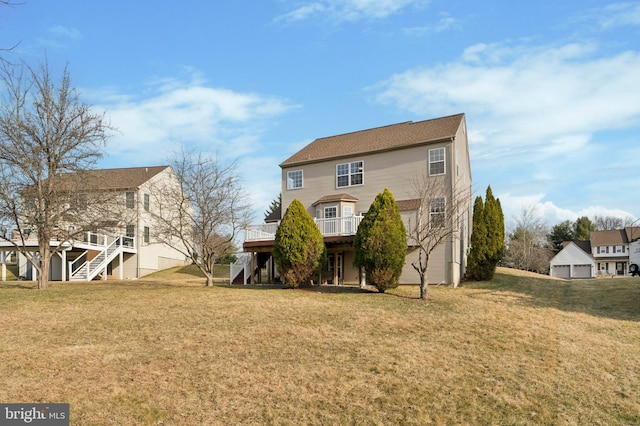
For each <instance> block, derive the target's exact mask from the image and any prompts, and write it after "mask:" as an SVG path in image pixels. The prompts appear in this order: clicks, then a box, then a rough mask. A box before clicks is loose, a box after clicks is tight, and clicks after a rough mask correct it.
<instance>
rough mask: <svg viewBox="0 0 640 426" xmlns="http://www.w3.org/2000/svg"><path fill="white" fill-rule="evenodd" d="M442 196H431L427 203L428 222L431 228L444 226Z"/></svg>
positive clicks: (443, 202)
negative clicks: (428, 203) (429, 201)
mask: <svg viewBox="0 0 640 426" xmlns="http://www.w3.org/2000/svg"><path fill="white" fill-rule="evenodd" d="M445 205H446V203H445V199H444V197H438V198H433V199H432V200H431V203H430V205H429V224H430V227H431V228H444V220H445V217H444V208H445Z"/></svg>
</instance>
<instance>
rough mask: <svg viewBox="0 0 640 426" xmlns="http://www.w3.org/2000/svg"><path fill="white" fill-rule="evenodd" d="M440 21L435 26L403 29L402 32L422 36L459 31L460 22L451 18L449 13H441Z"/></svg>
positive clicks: (428, 25)
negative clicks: (453, 30)
mask: <svg viewBox="0 0 640 426" xmlns="http://www.w3.org/2000/svg"><path fill="white" fill-rule="evenodd" d="M439 15H440V19H439V20H438V21H437V22H436V23H435V24H427V25H423V26H420V27H409V28H403V30H402V32H403V33H405V34H407V35H410V36H418V37H420V36H424V35H427V34H433V33H441V32H444V31H448V30H452V29H460V27H461V25H462V22H461V21H460V20H459V19H456V18H454V17H452V16H451V15H450V14H449V13H446V12H441V13H440V14H439Z"/></svg>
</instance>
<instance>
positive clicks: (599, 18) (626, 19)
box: [580, 2, 640, 30]
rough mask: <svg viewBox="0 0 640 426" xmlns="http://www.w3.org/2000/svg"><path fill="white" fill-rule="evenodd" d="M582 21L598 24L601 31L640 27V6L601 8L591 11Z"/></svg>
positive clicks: (616, 5)
mask: <svg viewBox="0 0 640 426" xmlns="http://www.w3.org/2000/svg"><path fill="white" fill-rule="evenodd" d="M580 20H584V21H593V22H596V23H597V28H599V29H600V30H611V29H615V28H620V27H625V26H632V25H640V4H638V3H637V2H634V3H626V2H625V3H613V4H609V5H606V6H604V7H601V8H595V9H590V10H589V11H588V12H587V13H585V14H583V15H582V17H581V19H580Z"/></svg>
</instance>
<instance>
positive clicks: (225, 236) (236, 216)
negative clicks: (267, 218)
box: [154, 150, 251, 286]
mask: <svg viewBox="0 0 640 426" xmlns="http://www.w3.org/2000/svg"><path fill="white" fill-rule="evenodd" d="M171 167H172V169H173V171H174V173H175V174H176V177H177V178H178V181H179V182H180V183H181V185H177V186H170V187H169V186H167V187H164V188H157V190H154V193H155V197H156V198H157V200H156V202H157V204H158V206H159V212H158V214H155V215H154V218H155V222H156V226H155V237H156V238H157V239H158V241H160V242H163V243H165V244H167V245H169V246H171V247H173V248H174V249H176V250H178V251H180V252H181V253H183V254H184V255H185V256H186V257H187V258H188V259H190V260H191V261H192V262H193V263H194V264H195V265H196V266H197V267H198V269H200V271H202V273H203V274H204V275H205V277H206V285H207V286H211V285H213V278H214V265H215V262H216V260H217V259H219V258H221V257H223V256H225V255H228V254H230V253H231V252H232V251H233V250H234V241H235V240H236V238H237V236H238V233H239V232H240V231H241V230H243V229H244V228H245V227H246V225H247V224H248V223H249V222H250V219H251V210H250V205H249V203H248V197H247V195H246V193H245V191H244V189H243V188H242V185H241V181H240V178H239V176H238V173H237V170H236V167H237V164H236V163H235V162H233V163H231V164H230V165H227V166H225V165H223V164H222V163H220V161H219V160H218V159H217V158H211V157H208V156H206V155H204V154H202V153H194V152H186V151H185V150H182V151H181V153H179V154H176V155H175V156H174V158H173V160H172V161H171Z"/></svg>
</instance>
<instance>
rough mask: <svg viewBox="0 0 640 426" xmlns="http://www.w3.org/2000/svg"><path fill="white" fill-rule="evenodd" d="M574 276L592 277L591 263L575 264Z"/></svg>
mask: <svg viewBox="0 0 640 426" xmlns="http://www.w3.org/2000/svg"><path fill="white" fill-rule="evenodd" d="M573 278H591V265H573Z"/></svg>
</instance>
